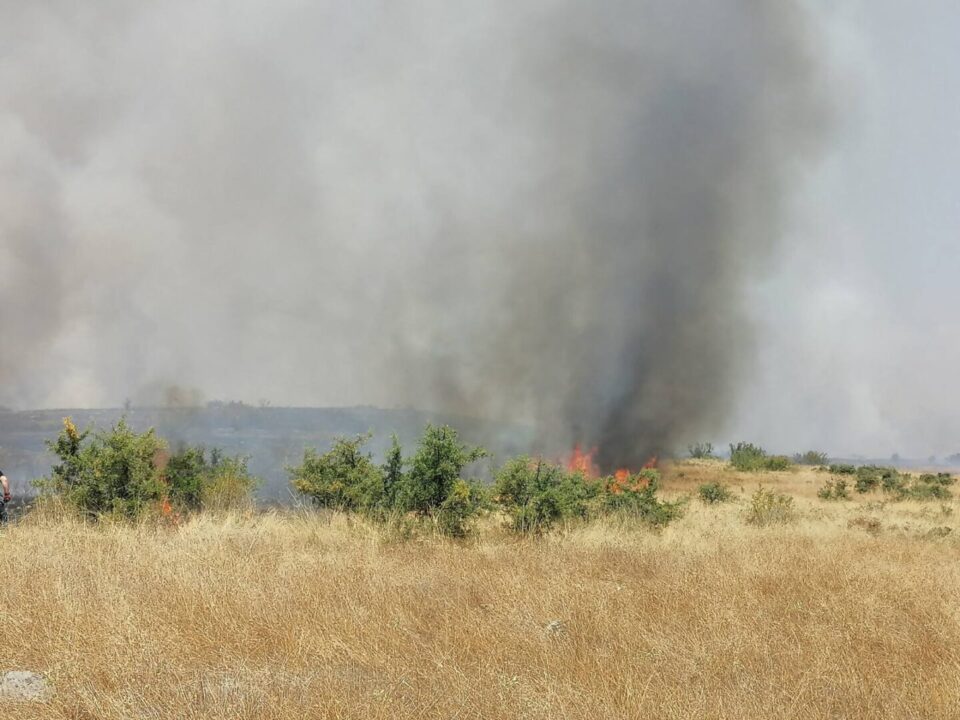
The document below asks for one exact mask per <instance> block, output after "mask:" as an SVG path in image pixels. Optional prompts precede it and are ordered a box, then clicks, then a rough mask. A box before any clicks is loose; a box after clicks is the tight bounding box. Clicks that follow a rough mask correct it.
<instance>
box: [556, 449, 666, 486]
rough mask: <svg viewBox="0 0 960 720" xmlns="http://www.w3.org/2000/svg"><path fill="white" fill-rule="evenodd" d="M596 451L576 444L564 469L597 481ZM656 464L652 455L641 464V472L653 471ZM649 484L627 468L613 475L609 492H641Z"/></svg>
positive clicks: (639, 474) (647, 480)
mask: <svg viewBox="0 0 960 720" xmlns="http://www.w3.org/2000/svg"><path fill="white" fill-rule="evenodd" d="M597 451H598V448H596V447H594V448H591V449H590V450H584V449H583V447H582V446H581V445H580V444H579V443H578V444H577V445H574V447H573V451H572V452H571V453H570V457H569V458H568V459H567V461H566V463H565V467H566V468H567V470H568V471H569V472H578V473H582V474H583V476H584V477H586V478H588V479H590V480H597V479H599V478H600V477H601V472H600V468H599V466H598V465H597V463H596V460H595V458H596V456H597ZM658 462H659V458H657V456H656V455H654V456H653V457H651V458H650V459H649V460H647V461H646V462H645V463H644V464H643V467H642V468H641V470H655V469H656V468H657V465H658ZM649 484H650V481H649V479H648V478H645V477H643V476H642V475H641V473H634V472H633V471H632V470H630V469H629V468H619V469H617V470H615V471H614V473H613V477H612V479H611V490H612V491H613V492H614V493H617V494H619V493H621V492H623V491H624V490H625V489H630V490H642V489H644V488H646V487H647V486H649Z"/></svg>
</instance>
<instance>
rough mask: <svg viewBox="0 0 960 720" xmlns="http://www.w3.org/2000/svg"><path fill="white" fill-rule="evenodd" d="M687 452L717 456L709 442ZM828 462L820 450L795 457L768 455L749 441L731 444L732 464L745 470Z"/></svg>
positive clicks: (707, 457)
mask: <svg viewBox="0 0 960 720" xmlns="http://www.w3.org/2000/svg"><path fill="white" fill-rule="evenodd" d="M687 453H688V454H689V456H690V457H691V458H694V459H697V460H705V459H711V458H715V457H716V455H715V454H714V452H713V445H712V444H711V443H708V442H701V443H696V444H695V445H690V446H688V447H687ZM826 463H827V454H826V453H824V452H820V451H819V450H807V451H806V452H802V453H796V454H795V455H794V456H793V459H792V460H791V458H788V457H787V456H786V455H768V454H767V451H766V450H764V449H763V448H762V447H759V446H757V445H753V444H752V443H748V442H739V443H737V444H736V445H730V464H731V465H732V466H733V467H734V468H735V469H736V470H741V471H744V472H757V471H762V470H786V469H788V468H789V467H790V466H791V465H792V464H797V465H817V466H819V465H825V464H826Z"/></svg>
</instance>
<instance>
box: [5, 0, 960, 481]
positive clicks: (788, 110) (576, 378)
mask: <svg viewBox="0 0 960 720" xmlns="http://www.w3.org/2000/svg"><path fill="white" fill-rule="evenodd" d="M909 5H914V4H909ZM916 5H921V7H908V4H907V3H902V2H899V1H898V0H873V1H871V2H867V0H850V1H848V2H827V0H806V2H801V1H800V0H797V1H796V2H791V1H788V0H646V1H642V2H622V1H621V0H600V1H595V2H583V3H580V2H573V1H572V0H530V1H529V2H524V3H517V2H506V1H499V0H491V1H490V2H484V3H457V2H442V1H441V0H416V1H414V2H407V3H389V2H383V1H382V0H381V1H375V0H361V1H359V2H353V3H342V2H326V1H322V2H303V1H302V0H273V1H271V2H267V1H266V0H232V1H231V2H229V3H227V2H219V1H217V0H199V1H197V0H191V1H189V2H187V1H186V0H172V1H171V2H165V3H126V2H119V1H112V2H111V1H107V0H104V1H102V2H99V3H68V2H62V1H54V0H47V1H46V2H44V1H40V2H31V3H19V2H14V1H13V0H0V342H2V346H0V404H6V405H10V406H14V407H23V408H26V407H64V406H115V405H119V404H121V403H122V402H124V400H125V399H127V398H130V399H132V400H133V401H134V402H135V403H149V402H155V401H157V400H158V398H160V396H161V395H162V390H163V389H164V388H166V387H168V386H171V385H177V386H180V387H185V388H196V389H197V391H198V393H199V394H200V396H201V397H204V398H207V399H215V398H216V399H242V400H246V401H248V402H256V401H258V400H260V399H267V400H270V401H271V402H272V403H273V404H274V405H284V404H289V405H340V404H345V405H353V404H361V403H369V404H377V405H387V406H392V405H412V406H418V407H423V408H428V409H438V410H446V411H451V412H458V413H466V414H473V415H486V416H491V417H500V418H510V419H522V420H529V421H532V422H534V423H535V424H536V427H537V428H538V431H539V435H540V438H541V440H542V441H543V442H544V443H545V444H547V445H550V444H556V445H560V446H566V445H568V444H569V443H570V442H574V441H581V442H584V443H585V444H589V445H593V444H597V445H600V447H601V456H600V457H601V461H602V462H603V463H604V464H607V465H612V464H621V463H624V464H629V463H635V462H637V461H638V460H640V459H642V458H644V457H645V456H646V454H647V453H649V452H651V451H657V450H661V449H668V448H669V447H670V446H676V445H678V444H679V445H683V444H685V443H686V442H690V441H694V440H699V439H713V440H715V441H719V440H726V439H741V438H743V439H751V440H756V441H759V442H762V443H764V444H767V445H769V446H771V447H773V448H775V449H778V450H783V451H791V452H792V451H794V450H799V449H805V448H807V447H818V448H822V449H825V450H828V451H830V452H832V453H838V454H843V453H852V452H863V453H868V454H869V453H881V454H888V453H890V452H893V451H898V452H900V453H901V454H905V455H911V454H912V455H927V454H931V453H936V454H943V453H949V452H958V451H960V421H958V419H957V412H956V407H957V392H956V390H955V385H954V382H953V373H954V371H955V370H956V368H958V367H960V320H957V315H956V308H957V307H958V306H960V303H958V301H960V289H958V285H957V282H956V278H957V276H958V272H960V252H958V240H960V238H958V232H960V203H958V201H957V199H956V193H955V187H956V186H957V184H958V181H960V104H958V102H957V99H956V98H957V97H958V92H957V90H958V89H960V88H958V87H957V85H958V79H960V49H958V47H957V43H956V42H955V38H956V37H957V36H958V34H960V8H956V7H954V4H953V3H950V2H947V1H946V0H929V1H928V2H924V3H921V4H916Z"/></svg>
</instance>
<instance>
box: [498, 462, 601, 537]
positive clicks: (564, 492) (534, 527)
mask: <svg viewBox="0 0 960 720" xmlns="http://www.w3.org/2000/svg"><path fill="white" fill-rule="evenodd" d="M599 487H600V486H599V484H598V483H596V482H590V481H587V480H586V478H584V476H583V475H582V474H581V473H571V472H567V471H566V470H565V469H563V468H561V467H558V466H556V465H551V464H549V463H545V462H544V461H543V460H531V459H530V458H529V457H518V458H514V459H513V460H511V461H510V462H508V463H507V464H506V465H504V466H503V468H502V469H501V470H500V471H499V472H498V473H497V476H496V479H495V481H494V488H493V492H494V497H495V498H496V501H497V502H498V503H499V504H500V506H501V507H502V508H503V510H504V511H505V512H506V513H507V515H509V517H510V525H511V528H512V529H513V530H514V531H515V532H519V533H534V534H540V533H543V532H546V531H547V530H549V529H550V528H551V527H553V526H554V525H555V524H556V523H558V522H560V521H562V520H566V519H572V518H582V517H585V516H586V515H587V512H588V509H589V502H590V500H591V499H592V498H593V497H595V496H596V495H597V492H598V490H599Z"/></svg>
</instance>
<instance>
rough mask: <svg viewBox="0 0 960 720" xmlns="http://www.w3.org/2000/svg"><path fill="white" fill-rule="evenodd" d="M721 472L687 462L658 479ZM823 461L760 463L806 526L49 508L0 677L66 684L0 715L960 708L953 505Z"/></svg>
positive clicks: (690, 515) (747, 483)
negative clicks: (854, 483) (419, 526)
mask: <svg viewBox="0 0 960 720" xmlns="http://www.w3.org/2000/svg"><path fill="white" fill-rule="evenodd" d="M681 473H682V474H683V476H682V477H681V476H680V474H681ZM722 473H723V471H722V470H721V468H720V466H719V465H717V464H715V463H714V464H710V463H706V464H695V463H687V464H684V465H681V466H677V467H674V468H672V469H670V471H669V472H668V478H667V483H666V491H667V493H668V494H676V493H679V492H683V491H692V490H694V489H695V488H696V485H697V484H698V483H699V482H702V481H704V480H709V479H716V477H717V475H718V474H722ZM727 477H729V483H730V485H731V486H732V487H733V488H734V490H735V492H736V494H737V495H740V490H739V488H740V485H741V484H742V485H743V486H744V495H745V497H748V496H749V493H750V492H752V490H753V489H755V487H756V485H757V476H755V475H751V476H734V475H728V476H727ZM820 479H821V478H820V477H819V476H816V475H815V474H814V473H812V471H797V472H793V473H783V474H778V475H776V476H769V477H767V478H765V481H766V482H767V483H768V484H770V485H773V486H779V487H780V488H782V489H785V490H786V491H788V492H790V493H791V494H793V495H796V496H797V497H798V501H797V502H798V509H799V511H800V514H801V517H800V519H799V520H798V522H796V523H795V524H793V525H789V526H782V527H776V528H769V529H757V528H753V527H750V526H748V525H746V524H745V523H744V521H743V517H742V513H743V509H744V506H745V504H746V503H745V502H740V503H735V504H729V505H723V506H718V507H705V506H703V505H701V504H700V503H699V502H697V501H692V502H691V503H690V505H689V508H688V510H687V512H686V515H685V516H684V517H683V518H682V519H680V520H678V521H676V522H675V523H674V524H672V525H671V526H670V527H668V528H667V529H666V530H664V531H662V532H661V533H659V534H657V533H653V532H650V531H647V530H643V529H638V528H625V527H617V526H614V525H604V524H593V525H590V526H587V527H581V528H576V529H572V530H570V531H568V532H566V533H558V534H556V535H554V536H551V537H549V538H547V539H545V540H542V541H517V540H514V539H512V538H511V537H510V536H508V535H507V534H505V533H504V532H503V531H502V530H500V529H499V528H498V526H497V525H496V523H495V522H494V521H489V522H488V523H487V524H486V525H485V526H484V528H483V530H482V532H481V535H480V537H479V539H476V540H474V541H471V542H469V543H465V544H457V543H453V542H448V541H443V540H440V539H426V540H419V541H409V542H397V541H392V540H391V539H390V538H389V537H385V536H383V535H382V534H381V533H380V532H379V531H377V530H376V529H375V528H372V527H369V526H367V525H364V524H362V523H357V522H351V521H350V520H349V519H347V518H344V517H342V516H334V517H321V516H314V515H294V514H289V515H283V514H266V515H260V516H256V517H248V518H240V517H221V518H219V519H217V518H213V517H206V518H198V519H195V520H192V521H189V522H188V523H187V524H185V525H183V526H181V527H180V528H176V529H174V528H162V527H151V526H142V527H129V526H102V527H90V526H83V525H80V524H78V523H75V522H71V521H69V520H63V519H59V520H53V521H52V520H46V521H45V520H42V519H35V520H34V521H32V522H27V523H23V524H21V525H19V526H17V527H12V528H10V529H8V530H7V531H6V532H5V533H4V537H3V542H4V547H5V548H6V552H7V558H8V563H7V567H6V568H5V570H4V577H3V583H2V584H0V601H2V606H3V608H4V628H3V642H2V643H0V670H7V669H15V668H27V669H32V670H38V671H41V672H44V673H46V674H47V675H48V676H49V677H50V678H51V679H52V680H53V682H54V684H55V686H56V690H57V693H56V696H55V698H54V699H53V700H52V701H50V702H48V703H45V704H33V705H31V704H19V705H17V704H11V703H10V702H8V701H0V717H2V718H84V719H86V718H90V719H91V720H92V719H93V718H96V719H98V720H99V719H101V718H102V719H106V718H156V719H165V718H263V719H270V718H313V717H317V718H324V717H328V718H390V719H391V720H396V719H397V718H414V717H416V718H731V719H735V718H871V719H873V718H897V719H898V720H899V719H901V718H958V717H960V563H958V560H960V542H958V540H960V538H957V537H956V534H951V535H948V536H946V537H936V533H935V534H934V535H930V534H929V531H930V530H931V529H932V528H936V527H939V526H953V525H955V523H956V521H955V516H953V515H950V514H949V513H950V512H952V511H953V510H954V509H956V504H954V503H950V504H948V505H946V506H942V505H941V504H940V503H928V504H917V503H892V504H886V505H883V504H881V503H877V502H876V498H874V503H873V504H872V505H871V504H868V502H867V501H863V500H860V499H858V500H855V501H852V502H846V503H843V502H839V503H826V502H822V501H819V500H817V499H816V497H815V494H816V488H817V487H818V486H819V482H820ZM871 519H873V520H874V521H875V522H873V523H871V522H870V520H871ZM877 523H879V527H877ZM553 621H559V623H557V624H555V625H554V627H555V628H559V629H558V630H556V631H550V630H547V629H546V628H547V626H548V625H549V624H550V623H552V622H553Z"/></svg>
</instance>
